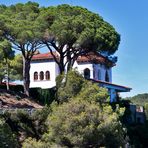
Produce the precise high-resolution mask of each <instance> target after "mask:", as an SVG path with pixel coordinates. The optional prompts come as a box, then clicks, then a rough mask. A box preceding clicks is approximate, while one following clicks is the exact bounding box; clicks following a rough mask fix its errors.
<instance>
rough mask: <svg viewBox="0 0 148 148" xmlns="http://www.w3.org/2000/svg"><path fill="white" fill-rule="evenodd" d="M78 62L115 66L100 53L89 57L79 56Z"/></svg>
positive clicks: (90, 54)
mask: <svg viewBox="0 0 148 148" xmlns="http://www.w3.org/2000/svg"><path fill="white" fill-rule="evenodd" d="M77 62H79V63H82V62H91V63H100V64H108V65H109V66H115V63H113V62H112V61H110V60H109V59H108V58H107V57H104V56H102V55H101V54H99V53H96V54H94V53H89V54H88V55H83V56H79V57H78V59H77Z"/></svg>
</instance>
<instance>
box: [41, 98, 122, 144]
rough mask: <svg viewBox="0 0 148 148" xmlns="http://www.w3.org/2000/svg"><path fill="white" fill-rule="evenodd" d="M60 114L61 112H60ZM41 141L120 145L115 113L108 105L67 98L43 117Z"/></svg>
mask: <svg viewBox="0 0 148 148" xmlns="http://www.w3.org/2000/svg"><path fill="white" fill-rule="evenodd" d="M61 113H62V114H61ZM47 125H48V133H47V134H45V135H44V136H43V141H45V142H50V143H52V142H55V143H56V144H59V145H61V146H68V147H99V146H109V147H117V146H122V145H124V142H125V141H124V132H123V130H122V126H121V123H120V122H119V120H118V114H117V113H115V112H113V111H112V109H111V107H110V106H103V108H102V107H100V106H99V105H98V104H96V103H95V102H93V103H90V102H88V101H85V100H71V101H70V102H68V103H63V104H62V105H60V106H57V107H55V108H54V109H53V112H52V114H51V115H49V116H48V119H47Z"/></svg>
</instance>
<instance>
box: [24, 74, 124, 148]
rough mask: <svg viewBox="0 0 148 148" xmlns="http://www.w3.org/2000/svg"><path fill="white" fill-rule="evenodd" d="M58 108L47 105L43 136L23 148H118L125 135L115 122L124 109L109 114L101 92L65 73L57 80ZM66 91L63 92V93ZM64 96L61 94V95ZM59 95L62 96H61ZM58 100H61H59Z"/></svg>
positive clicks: (109, 111) (78, 76) (101, 90)
mask: <svg viewBox="0 0 148 148" xmlns="http://www.w3.org/2000/svg"><path fill="white" fill-rule="evenodd" d="M57 81H58V87H59V88H58V99H59V102H60V103H59V104H56V103H52V104H51V113H50V114H49V115H48V118H47V120H46V126H47V132H46V133H44V135H43V136H42V138H41V139H39V140H36V139H31V138H29V139H26V140H25V142H24V143H23V146H24V147H31V146H32V145H33V146H34V147H36V145H41V146H42V147H47V145H49V147H82V148H83V147H101V146H105V147H119V146H124V145H125V143H126V140H125V135H126V131H124V130H123V127H122V124H121V122H120V121H119V118H120V116H122V115H123V113H124V109H121V108H119V107H118V106H117V107H116V110H113V109H112V107H111V106H110V105H109V103H108V102H107V98H106V97H108V94H107V91H106V90H105V89H102V88H99V87H98V86H97V85H96V84H93V83H91V82H88V81H87V80H85V79H84V78H83V77H82V76H81V75H80V74H79V73H78V72H76V71H69V72H68V74H67V77H65V76H64V75H62V76H60V77H58V78H57ZM65 91H66V92H65ZM63 92H65V93H63ZM61 94H62V95H61ZM61 98H62V100H60V99H61Z"/></svg>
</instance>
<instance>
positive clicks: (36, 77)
mask: <svg viewBox="0 0 148 148" xmlns="http://www.w3.org/2000/svg"><path fill="white" fill-rule="evenodd" d="M36 80H38V72H34V81H36Z"/></svg>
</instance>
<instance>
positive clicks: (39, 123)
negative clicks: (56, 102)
mask: <svg viewBox="0 0 148 148" xmlns="http://www.w3.org/2000/svg"><path fill="white" fill-rule="evenodd" d="M49 113H50V108H48V107H45V108H43V109H42V110H35V111H34V112H33V113H32V114H29V113H28V112H27V111H26V110H23V109H22V110H18V111H17V112H12V113H11V112H6V113H5V114H4V118H5V121H6V122H7V124H8V125H9V126H10V127H11V129H12V130H13V132H14V133H16V135H17V136H18V139H19V142H22V141H24V140H25V139H26V138H29V137H32V138H36V139H40V138H41V136H42V135H43V133H44V132H45V131H46V129H47V127H46V125H45V121H46V119H47V116H48V114H49Z"/></svg>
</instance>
